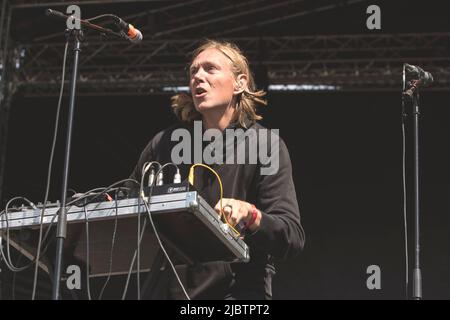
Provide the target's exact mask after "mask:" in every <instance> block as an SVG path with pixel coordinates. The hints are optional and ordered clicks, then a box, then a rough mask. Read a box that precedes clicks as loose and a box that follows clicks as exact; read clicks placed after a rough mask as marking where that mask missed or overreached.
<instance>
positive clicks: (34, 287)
mask: <svg viewBox="0 0 450 320" xmlns="http://www.w3.org/2000/svg"><path fill="white" fill-rule="evenodd" d="M68 46H69V41H66V45H65V47H64V58H63V69H62V75H61V89H60V91H59V99H58V107H57V109H56V120H55V130H54V133H53V142H52V150H51V152H50V161H49V164H48V171H47V186H46V188H45V196H44V203H43V207H42V211H41V223H40V227H39V240H38V246H37V249H36V250H37V251H36V265H35V268H34V279H33V293H32V296H31V299H32V300H34V298H35V295H36V285H37V277H38V272H39V267H38V266H39V255H40V250H41V239H42V238H41V237H42V228H43V219H44V212H45V206H46V205H47V200H48V194H49V191H50V178H51V175H52V164H53V156H54V153H55V145H56V138H57V136H58V126H59V113H60V110H61V101H62V95H63V91H64V79H65V75H66V58H67V48H68Z"/></svg>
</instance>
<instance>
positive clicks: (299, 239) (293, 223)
mask: <svg viewBox="0 0 450 320" xmlns="http://www.w3.org/2000/svg"><path fill="white" fill-rule="evenodd" d="M272 151H275V150H272ZM258 180H259V181H258V183H257V203H256V207H257V208H258V209H259V210H260V211H261V214H262V217H261V224H260V227H259V229H258V230H257V231H256V232H254V233H253V234H250V235H247V236H246V242H247V243H248V244H249V246H250V247H252V248H255V249H257V250H258V251H264V252H267V253H268V254H270V255H272V256H273V257H275V258H279V259H287V258H290V257H293V256H295V255H296V254H297V253H298V252H300V251H301V250H302V249H303V246H304V243H305V233H304V230H303V227H302V225H301V223H300V211H299V206H298V202H297V196H296V192H295V186H294V181H293V177H292V165H291V160H290V157H289V151H288V149H287V147H286V145H285V143H284V142H283V141H282V140H281V138H280V139H279V168H278V172H276V173H275V174H272V175H260V177H259V179H258Z"/></svg>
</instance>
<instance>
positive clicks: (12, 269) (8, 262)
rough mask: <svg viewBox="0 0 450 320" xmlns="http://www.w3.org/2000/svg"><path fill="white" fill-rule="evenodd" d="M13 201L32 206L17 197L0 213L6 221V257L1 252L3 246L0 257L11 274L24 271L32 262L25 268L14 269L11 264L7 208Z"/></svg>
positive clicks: (29, 202) (30, 203)
mask: <svg viewBox="0 0 450 320" xmlns="http://www.w3.org/2000/svg"><path fill="white" fill-rule="evenodd" d="M15 200H25V201H26V202H28V204H29V205H30V206H34V204H33V203H32V202H31V201H30V200H28V199H27V198H25V197H20V196H19V197H14V198H12V199H10V200H9V201H8V202H7V203H6V207H5V210H4V211H3V213H2V215H4V216H5V221H6V253H7V256H5V253H4V251H3V246H2V247H1V248H0V251H1V256H2V257H3V259H4V260H5V264H6V266H7V267H8V268H9V269H10V270H11V271H13V272H19V271H23V270H26V269H27V268H28V267H29V266H31V265H32V263H33V262H30V263H29V264H28V265H26V266H22V267H16V266H15V265H14V263H13V262H12V260H11V250H10V243H9V239H10V236H9V232H10V228H9V219H8V208H9V206H10V204H11V203H12V202H13V201H15ZM2 224H3V223H2Z"/></svg>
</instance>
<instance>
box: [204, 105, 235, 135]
mask: <svg viewBox="0 0 450 320" xmlns="http://www.w3.org/2000/svg"><path fill="white" fill-rule="evenodd" d="M234 110H235V109H234V108H231V107H229V108H227V109H226V110H225V111H224V112H221V113H217V112H210V113H205V114H203V127H204V129H205V130H207V129H219V130H220V131H223V130H225V128H227V127H228V126H229V125H230V123H231V120H232V119H233V114H234Z"/></svg>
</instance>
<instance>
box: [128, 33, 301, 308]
mask: <svg viewBox="0 0 450 320" xmlns="http://www.w3.org/2000/svg"><path fill="white" fill-rule="evenodd" d="M189 78H190V82H189V87H190V92H191V94H190V95H186V94H179V95H176V96H174V97H172V107H173V109H174V112H175V114H176V115H177V116H178V118H179V119H180V120H181V123H180V124H177V125H175V126H173V127H171V128H168V129H166V130H164V131H162V132H160V133H158V134H157V135H156V136H155V137H154V138H153V139H152V140H151V141H150V143H149V144H148V145H147V147H146V148H145V149H144V151H143V152H142V154H141V157H140V159H139V161H138V164H137V165H136V167H135V169H134V171H133V173H132V174H131V178H134V179H136V180H138V181H139V180H140V178H141V170H142V166H143V165H144V163H145V162H147V161H159V162H160V163H162V164H164V163H167V162H174V161H173V159H172V158H173V153H172V151H173V148H174V146H175V142H174V141H172V139H171V137H172V133H173V132H174V131H175V130H177V129H186V130H188V131H189V132H192V131H193V127H194V125H193V123H194V121H195V120H198V121H201V124H202V128H203V130H208V129H216V130H219V131H220V132H222V133H223V134H224V137H226V135H227V132H228V130H229V129H242V130H245V131H246V132H247V130H255V132H260V131H261V130H266V129H265V128H264V127H262V126H261V125H260V124H258V123H257V121H258V120H260V119H261V117H260V116H259V115H257V114H256V106H257V105H265V104H266V102H265V101H264V99H263V97H264V95H265V92H263V91H256V89H255V83H254V80H253V77H252V74H251V72H250V69H249V66H248V62H247V59H246V58H245V56H244V55H243V54H242V52H241V51H240V50H239V48H237V47H236V46H235V45H233V44H230V43H226V42H218V41H211V40H210V41H206V42H205V43H204V44H203V45H201V46H200V47H199V48H198V49H197V50H195V52H194V53H193V58H192V61H191V63H190V66H189ZM226 129H227V130H226ZM256 136H257V137H258V145H259V144H261V138H260V137H259V135H256ZM277 138H278V137H277ZM224 139H225V138H224ZM264 143H265V142H263V144H264ZM264 146H266V147H268V149H269V150H268V152H269V154H275V153H277V154H276V155H277V156H278V157H277V160H278V162H279V165H278V168H277V169H278V170H276V172H275V173H272V174H266V175H264V174H262V170H261V169H263V167H264V165H263V164H262V162H261V161H260V160H261V159H258V161H257V162H256V163H249V162H245V163H244V164H242V163H236V162H234V163H231V164H230V163H229V162H228V161H227V162H225V161H223V163H225V164H221V163H216V164H213V165H212V167H213V168H214V169H215V170H216V171H217V172H218V174H219V176H220V177H221V179H222V182H223V188H224V199H223V202H222V205H223V212H220V211H221V209H220V205H219V195H220V190H219V187H218V183H217V181H216V180H215V177H214V176H213V175H212V174H211V173H210V172H208V171H207V170H205V169H204V168H202V167H199V168H198V169H196V171H195V173H196V174H195V188H196V189H197V190H198V191H199V193H200V195H201V196H202V197H203V198H205V200H206V201H207V202H208V203H209V204H210V205H211V206H212V207H214V208H215V210H216V211H217V212H218V213H219V214H221V213H223V214H224V215H225V217H226V219H227V221H228V222H229V223H230V224H231V225H232V226H237V225H238V224H240V223H241V222H244V225H245V226H246V229H247V230H246V231H245V237H244V240H245V242H246V243H247V244H248V246H249V248H250V262H249V263H242V264H229V263H226V262H213V263H204V264H201V265H197V266H193V267H180V268H178V269H177V270H178V272H179V273H180V275H181V280H182V282H183V285H184V286H185V287H186V289H187V292H188V294H189V296H190V298H191V299H271V298H272V277H273V275H274V274H275V266H274V261H273V259H274V258H279V259H286V258H289V257H293V256H294V255H295V254H297V253H298V252H299V251H300V250H301V249H302V248H303V245H304V231H303V228H302V226H301V223H300V213H299V208H298V203H297V198H296V193H295V187H294V183H293V178H292V169H291V161H290V158H289V153H288V150H287V147H286V145H285V144H284V142H283V141H282V140H281V139H280V140H279V148H278V149H277V150H275V149H274V150H272V149H271V148H272V144H271V143H266V144H264ZM259 147H261V146H260V145H259ZM234 156H238V155H236V154H235V155H234ZM250 156H252V155H251V154H250V155H249V154H246V158H245V159H246V160H248V159H249V158H250ZM189 167H190V164H181V165H180V171H181V176H182V177H183V178H185V177H187V174H188V170H189ZM241 225H242V223H241ZM193 236H195V235H193ZM168 272H169V273H172V271H171V270H170V271H168ZM170 278H171V280H170V284H169V285H168V290H167V295H166V296H164V298H175V299H177V298H180V299H182V298H184V296H183V294H182V291H181V290H180V286H179V285H178V284H177V282H176V281H175V279H174V277H173V276H172V275H170Z"/></svg>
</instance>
